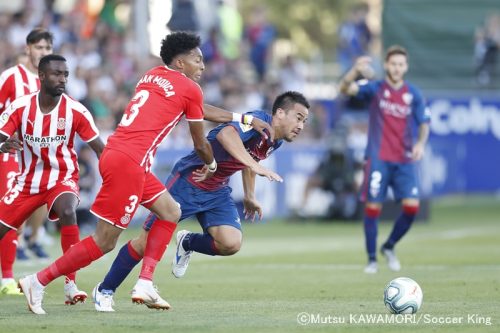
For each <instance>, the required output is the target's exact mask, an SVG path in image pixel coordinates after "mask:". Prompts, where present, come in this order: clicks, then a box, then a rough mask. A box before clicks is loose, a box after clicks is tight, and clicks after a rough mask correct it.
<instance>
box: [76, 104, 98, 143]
mask: <svg viewBox="0 0 500 333" xmlns="http://www.w3.org/2000/svg"><path fill="white" fill-rule="evenodd" d="M80 106H81V108H78V109H76V110H75V112H74V114H75V116H74V118H75V127H74V128H75V131H76V133H78V135H79V136H80V138H81V139H82V140H83V141H85V142H90V141H92V140H94V139H96V138H97V137H98V136H99V130H98V129H97V127H96V125H95V123H94V118H92V115H91V114H90V112H89V111H88V110H87V109H86V108H85V107H83V105H80Z"/></svg>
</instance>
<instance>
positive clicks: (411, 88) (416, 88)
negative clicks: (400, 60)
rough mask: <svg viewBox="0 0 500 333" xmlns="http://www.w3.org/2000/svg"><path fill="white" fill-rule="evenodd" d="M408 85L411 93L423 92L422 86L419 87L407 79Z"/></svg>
mask: <svg viewBox="0 0 500 333" xmlns="http://www.w3.org/2000/svg"><path fill="white" fill-rule="evenodd" d="M405 84H406V86H407V87H408V91H409V92H411V93H415V94H419V95H421V94H422V92H421V91H420V88H418V87H417V86H416V85H414V84H413V83H411V82H408V81H405Z"/></svg>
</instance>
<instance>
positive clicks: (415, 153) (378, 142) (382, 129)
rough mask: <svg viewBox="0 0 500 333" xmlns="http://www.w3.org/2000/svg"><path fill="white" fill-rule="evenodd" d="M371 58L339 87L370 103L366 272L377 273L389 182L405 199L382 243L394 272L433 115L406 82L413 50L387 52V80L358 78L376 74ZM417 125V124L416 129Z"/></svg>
mask: <svg viewBox="0 0 500 333" xmlns="http://www.w3.org/2000/svg"><path fill="white" fill-rule="evenodd" d="M370 62H371V59H370V58H369V57H360V58H358V59H357V61H356V63H355V64H354V66H353V67H352V68H351V69H350V70H349V71H348V72H347V73H346V75H345V76H344V77H343V79H342V81H341V83H340V90H341V91H342V92H343V93H344V94H346V95H349V96H354V97H355V98H357V99H360V100H363V101H366V102H367V104H368V105H369V112H370V123H369V131H368V146H367V148H366V153H365V158H366V165H365V176H364V182H363V186H362V193H361V195H362V200H364V201H366V204H365V219H364V230H365V240H366V250H367V252H368V265H367V266H366V267H365V273H369V274H373V273H376V272H377V270H378V266H377V255H376V248H377V225H378V219H379V216H380V211H381V209H382V202H383V201H384V200H385V197H386V193H387V188H388V187H389V186H391V188H392V190H393V193H394V196H395V198H396V200H400V201H401V203H402V212H401V215H400V216H399V217H398V218H397V219H396V222H395V224H394V227H393V229H392V232H391V234H390V235H389V238H388V239H387V241H386V242H385V243H384V244H383V245H382V248H381V253H382V254H383V255H384V256H385V257H386V259H387V263H388V266H389V268H390V269H391V270H393V271H399V270H400V269H401V265H400V263H399V260H398V258H397V257H396V255H395V253H394V245H395V244H396V243H397V242H398V241H399V240H400V239H401V238H402V237H403V236H404V235H405V234H406V233H407V232H408V230H409V229H410V227H411V225H412V223H413V221H414V220H415V215H416V214H417V212H418V209H419V191H418V179H417V169H416V165H415V162H416V161H418V160H420V159H421V158H422V156H423V154H424V148H425V144H426V142H427V138H428V137H429V121H430V114H429V111H428V108H426V106H425V102H424V100H423V98H422V95H421V93H420V91H419V90H418V89H417V88H415V86H413V85H411V84H409V83H408V82H406V81H405V80H404V75H405V74H406V72H407V71H408V53H407V52H406V50H405V49H404V48H402V47H400V46H392V47H390V48H389V49H388V50H387V52H386V56H385V62H384V70H385V79H384V80H378V81H369V82H368V81H366V80H361V81H355V80H356V79H357V78H358V77H360V76H361V77H364V78H367V79H370V78H371V77H372V76H373V69H372V68H371V66H370ZM415 128H418V132H417V133H415Z"/></svg>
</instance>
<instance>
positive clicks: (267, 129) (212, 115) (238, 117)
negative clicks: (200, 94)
mask: <svg viewBox="0 0 500 333" xmlns="http://www.w3.org/2000/svg"><path fill="white" fill-rule="evenodd" d="M203 113H204V118H205V119H206V120H210V121H213V122H216V123H228V122H231V121H238V122H240V123H242V124H245V125H250V126H252V128H253V129H254V130H256V131H257V132H259V133H260V134H261V135H262V136H263V137H264V138H266V139H267V138H268V137H269V138H270V139H271V141H274V130H273V128H272V127H271V125H269V124H268V123H266V122H265V121H263V120H261V119H258V118H255V117H252V116H250V115H242V114H239V113H235V112H229V111H226V110H224V109H221V108H218V107H215V106H213V105H210V104H203ZM268 134H269V136H268Z"/></svg>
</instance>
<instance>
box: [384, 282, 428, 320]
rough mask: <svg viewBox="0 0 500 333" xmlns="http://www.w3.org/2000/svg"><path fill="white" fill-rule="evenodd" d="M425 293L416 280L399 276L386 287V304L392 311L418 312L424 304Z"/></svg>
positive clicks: (396, 312)
mask: <svg viewBox="0 0 500 333" xmlns="http://www.w3.org/2000/svg"><path fill="white" fill-rule="evenodd" d="M423 297H424V294H423V293H422V289H421V288H420V286H419V285H418V283H416V282H415V281H414V280H412V279H410V278H407V277H398V278H396V279H394V280H392V281H391V282H389V284H387V286H385V289H384V304H385V306H386V307H387V309H389V311H390V312H391V313H395V314H400V313H403V314H408V313H409V314H411V313H416V312H417V311H418V309H420V307H421V306H422V299H423Z"/></svg>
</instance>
